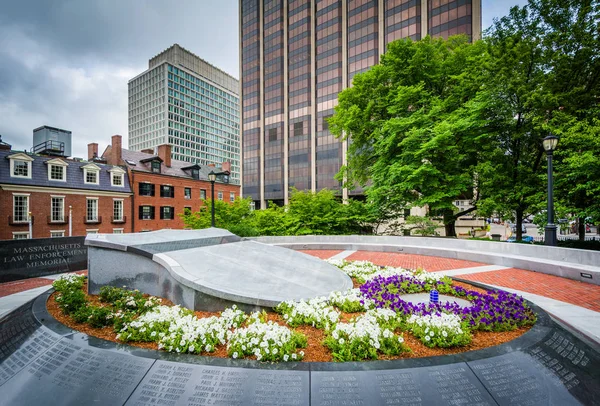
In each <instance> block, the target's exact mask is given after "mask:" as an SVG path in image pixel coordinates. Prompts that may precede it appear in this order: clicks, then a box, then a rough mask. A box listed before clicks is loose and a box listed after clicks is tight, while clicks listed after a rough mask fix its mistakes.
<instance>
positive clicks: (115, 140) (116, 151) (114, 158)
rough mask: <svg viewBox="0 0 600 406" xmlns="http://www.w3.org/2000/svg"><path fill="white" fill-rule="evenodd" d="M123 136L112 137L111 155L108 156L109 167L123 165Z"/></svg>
mask: <svg viewBox="0 0 600 406" xmlns="http://www.w3.org/2000/svg"><path fill="white" fill-rule="evenodd" d="M121 142H122V139H121V136H120V135H113V136H112V147H111V149H110V155H109V156H108V159H107V163H108V164H109V165H121V161H122V153H121Z"/></svg>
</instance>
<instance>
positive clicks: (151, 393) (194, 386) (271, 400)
mask: <svg viewBox="0 0 600 406" xmlns="http://www.w3.org/2000/svg"><path fill="white" fill-rule="evenodd" d="M162 402H166V403H165V404H171V405H218V404H223V405H261V406H267V405H278V406H286V405H308V404H309V372H308V371H269V370H258V369H244V368H231V367H229V368H227V367H219V366H211V365H190V364H180V363H176V362H169V361H157V362H156V363H155V364H154V365H153V366H152V368H151V369H150V371H149V372H148V374H147V375H146V377H145V378H144V380H143V381H142V382H141V383H140V385H139V386H138V387H137V389H136V391H135V392H134V393H133V394H132V395H131V397H130V398H129V400H128V402H127V405H130V406H134V405H135V406H142V405H149V404H157V405H158V404H161V403H162Z"/></svg>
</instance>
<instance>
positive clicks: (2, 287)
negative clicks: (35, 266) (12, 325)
mask: <svg viewBox="0 0 600 406" xmlns="http://www.w3.org/2000/svg"><path fill="white" fill-rule="evenodd" d="M73 273H77V274H80V275H87V271H79V272H73ZM62 275H66V274H58V275H48V276H42V277H40V278H30V279H22V280H19V281H13V282H5V283H0V318H2V317H4V316H5V315H6V314H8V313H10V312H11V311H13V310H15V309H16V308H18V307H20V306H22V305H24V304H25V303H27V302H29V301H30V300H32V299H34V298H36V297H38V296H39V295H41V294H42V293H44V292H46V291H47V290H48V289H50V288H51V287H52V282H54V280H55V279H57V278H59V277H60V276H62Z"/></svg>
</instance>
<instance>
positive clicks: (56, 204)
mask: <svg viewBox="0 0 600 406" xmlns="http://www.w3.org/2000/svg"><path fill="white" fill-rule="evenodd" d="M50 221H51V222H54V223H59V222H63V221H65V197H64V196H52V197H51V198H50Z"/></svg>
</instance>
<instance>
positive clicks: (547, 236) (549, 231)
mask: <svg viewBox="0 0 600 406" xmlns="http://www.w3.org/2000/svg"><path fill="white" fill-rule="evenodd" d="M542 145H543V147H544V150H545V151H546V157H547V158H548V224H546V227H545V229H544V241H545V245H549V246H556V245H557V242H558V241H557V237H556V229H557V227H556V224H554V196H553V186H554V185H553V179H552V153H553V152H554V150H555V149H556V146H557V145H558V137H556V136H554V135H552V134H550V135H548V136H547V137H546V138H544V139H543V141H542Z"/></svg>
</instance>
